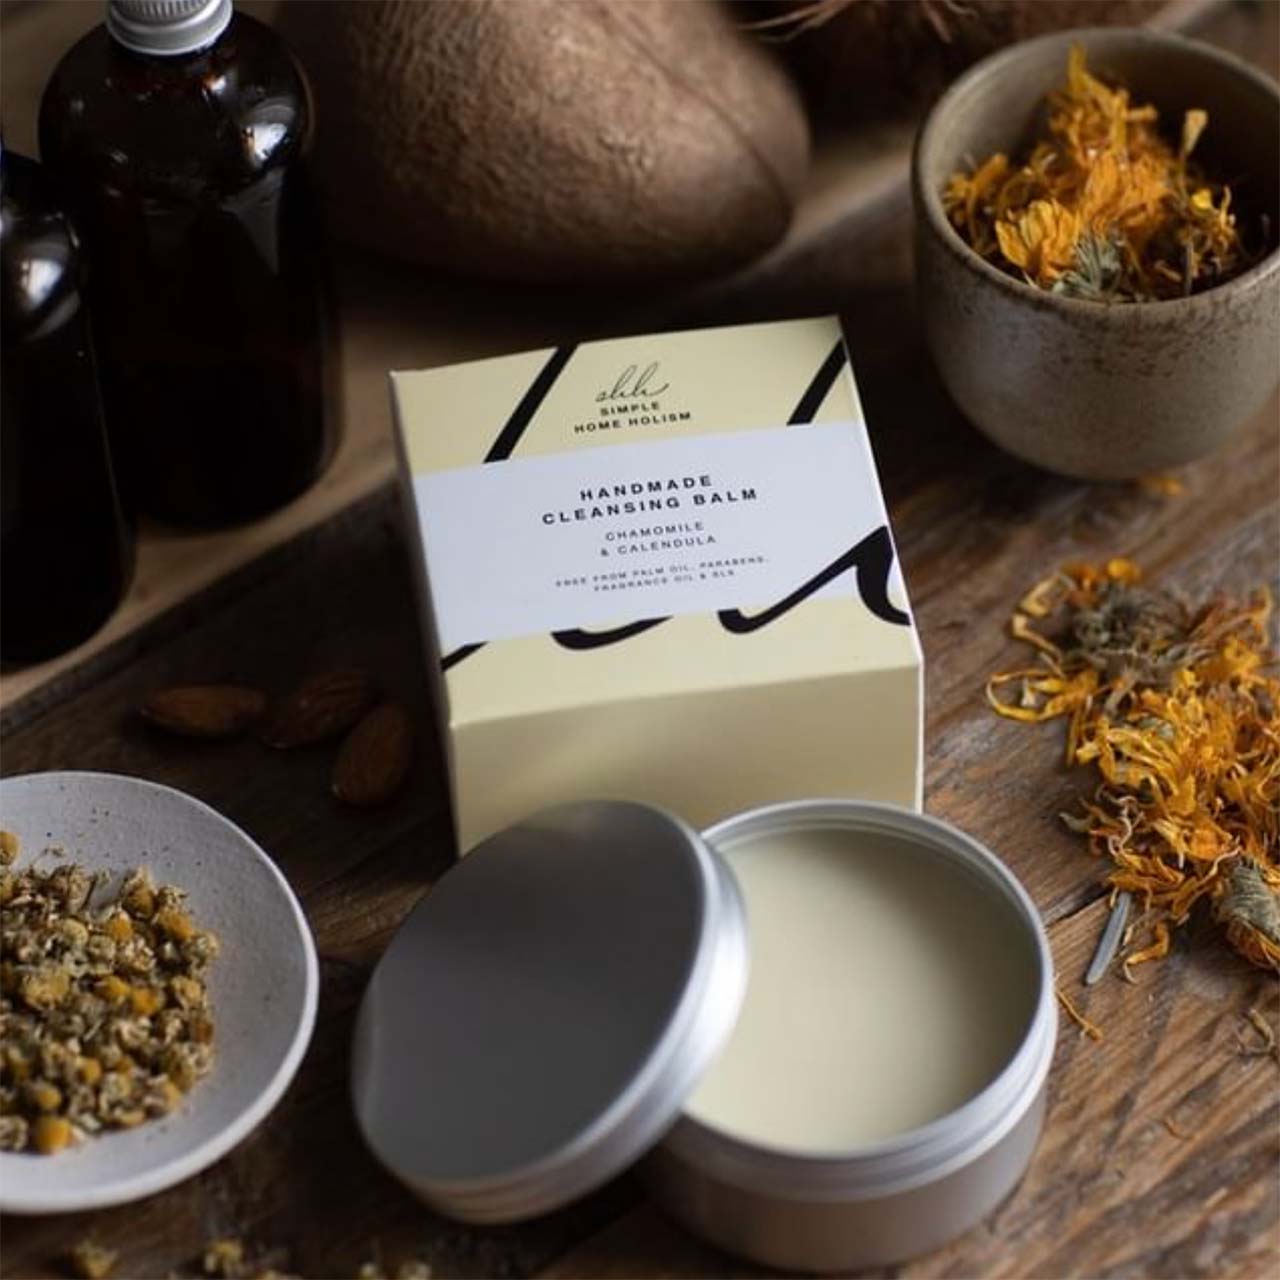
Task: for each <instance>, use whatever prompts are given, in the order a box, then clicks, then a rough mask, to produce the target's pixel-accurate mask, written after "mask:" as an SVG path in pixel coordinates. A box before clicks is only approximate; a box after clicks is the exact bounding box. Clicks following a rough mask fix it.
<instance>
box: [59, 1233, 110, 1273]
mask: <svg viewBox="0 0 1280 1280" xmlns="http://www.w3.org/2000/svg"><path fill="white" fill-rule="evenodd" d="M119 1256H120V1255H119V1254H118V1253H116V1251H115V1250H114V1249H104V1248H103V1247H102V1246H101V1245H100V1244H94V1242H93V1241H92V1240H81V1241H80V1243H79V1244H76V1245H72V1247H71V1249H70V1250H69V1251H68V1253H67V1263H68V1265H69V1266H70V1267H71V1270H72V1271H73V1272H74V1273H75V1274H76V1275H77V1276H80V1277H81V1280H103V1277H104V1276H109V1275H110V1274H111V1272H112V1269H113V1268H114V1267H115V1265H116V1260H117V1259H118V1258H119Z"/></svg>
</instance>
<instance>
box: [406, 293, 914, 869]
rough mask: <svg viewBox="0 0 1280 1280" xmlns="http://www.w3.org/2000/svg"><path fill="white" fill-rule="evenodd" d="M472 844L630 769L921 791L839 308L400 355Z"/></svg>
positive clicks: (888, 569) (910, 700)
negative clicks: (595, 338) (457, 357)
mask: <svg viewBox="0 0 1280 1280" xmlns="http://www.w3.org/2000/svg"><path fill="white" fill-rule="evenodd" d="M392 398H393V405H394V411H395V418H396V424H397V436H398V445H399V449H400V461H401V476H402V480H403V483H404V490H405V499H406V504H405V505H406V511H407V513H408V518H409V523H410V527H411V535H410V543H411V546H412V548H413V551H414V555H415V559H416V561H417V564H418V567H419V570H420V585H421V599H422V609H423V615H424V627H425V630H426V634H427V635H428V637H429V641H428V643H429V646H430V649H431V654H430V661H431V662H432V665H433V667H437V666H438V668H439V670H440V671H441V673H442V678H441V682H440V688H439V697H438V705H439V708H440V714H441V718H442V720H443V730H444V741H445V748H446V753H447V758H448V760H449V766H450V778H451V786H452V793H453V805H454V820H455V825H456V830H457V835H458V842H459V846H460V848H462V849H464V850H465V849H468V848H470V847H471V846H472V845H474V844H475V843H476V842H477V841H478V840H480V839H482V838H484V837H485V836H487V835H489V834H491V833H492V832H494V831H496V830H498V829H499V828H501V827H504V826H506V825H508V824H510V823H512V822H515V821H517V820H518V819H520V818H522V817H523V816H525V815H527V814H528V813H531V812H533V811H534V810H536V809H538V808H541V807H543V806H546V805H550V804H554V803H557V802H561V801H569V800H576V799H581V798H584V797H589V796H615V797H625V798H627V799H631V800H639V801H645V802H648V803H651V804H656V805H660V806H662V807H664V808H667V809H670V810H672V811H674V812H675V813H677V814H679V815H680V816H681V817H682V818H684V819H686V820H687V821H688V822H690V823H692V824H694V825H695V826H704V825H706V824H708V823H710V822H713V821H715V820H716V819H718V818H721V817H723V816H725V815H726V814H729V813H733V812H735V811H737V810H741V809H743V808H747V807H750V806H754V805H759V804H762V803H765V802H771V801H780V800H787V799H793V798H797V797H801V796H816V795H828V796H833V797H840V796H854V797H859V798H863V799H871V800H884V801H891V802H896V803H898V804H902V805H907V806H911V807H915V808H918V807H919V805H920V736H921V728H920V724H921V710H920V704H921V683H922V659H921V653H920V645H919V640H918V638H917V635H916V632H915V628H914V626H913V624H912V621H911V617H910V614H909V612H908V605H907V599H906V593H905V589H904V586H903V581H902V577H901V575H900V573H899V571H898V566H897V562H896V556H895V551H894V544H893V539H892V535H891V533H890V529H889V524H888V519H887V516H886V514H885V507H884V501H883V499H882V497H881V495H880V488H879V484H878V482H877V478H876V472H875V465H874V462H873V459H872V456H871V449H870V445H869V442H868V438H867V430H866V424H865V422H864V420H863V415H862V408H861V405H860V403H859V400H858V394H857V389H856V387H855V384H854V380H853V374H852V370H851V368H850V365H849V360H848V355H847V353H846V350H845V346H844V340H843V337H842V335H841V332H840V327H839V323H838V321H837V320H836V319H835V318H823V319H815V320H795V321H785V322H780V323H774V324H761V325H745V326H737V327H733V328H723V329H704V330H696V331H690V332H684V333H666V334H654V335H649V336H642V337H632V338H618V339H610V340H606V341H600V342H591V343H583V344H581V345H577V346H562V347H558V348H554V349H551V350H543V351H533V352H528V353H525V354H521V355H512V356H503V357H498V358H496V359H489V360H481V361H476V362H472V363H468V364H462V365H453V366H449V367H446V368H440V369H430V370H423V371H419V372H403V373H394V374H392Z"/></svg>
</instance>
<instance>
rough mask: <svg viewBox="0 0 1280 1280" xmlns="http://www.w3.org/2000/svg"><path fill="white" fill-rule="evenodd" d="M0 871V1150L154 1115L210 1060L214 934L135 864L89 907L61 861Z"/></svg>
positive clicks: (89, 886) (86, 891) (60, 1144)
mask: <svg viewBox="0 0 1280 1280" xmlns="http://www.w3.org/2000/svg"><path fill="white" fill-rule="evenodd" d="M0 876H2V877H3V878H2V880H0V884H2V885H3V890H2V892H0V1150H6V1151H34V1152H38V1153H40V1154H43V1155H52V1154H54V1153H56V1152H58V1151H61V1150H63V1149H64V1148H66V1147H68V1146H70V1145H72V1144H74V1143H76V1142H78V1141H80V1140H81V1139H83V1138H84V1137H86V1136H88V1135H91V1134H97V1133H101V1132H103V1131H104V1130H107V1129H113V1128H132V1127H134V1126H135V1125H139V1124H142V1123H143V1122H144V1121H146V1120H148V1119H150V1118H153V1117H157V1116H163V1115H167V1114H168V1113H169V1112H171V1111H172V1110H173V1109H174V1108H175V1107H176V1106H177V1105H178V1103H179V1102H180V1101H181V1099H182V1095H183V1094H184V1093H185V1092H187V1091H188V1090H189V1089H191V1088H192V1087H194V1085H195V1084H196V1083H197V1081H199V1080H200V1078H201V1077H202V1076H204V1075H206V1074H207V1073H208V1071H209V1070H210V1068H211V1065H212V1061H213V1049H212V1041H213V1019H212V1015H211V1012H210V1008H209V997H208V992H207V989H206V977H207V974H208V969H209V965H210V964H211V963H212V961H213V958H214V957H215V956H216V954H217V941H216V939H215V938H214V937H213V935H212V934H210V933H207V932H204V931H202V930H200V929H199V928H197V926H196V925H195V923H194V922H193V921H192V920H191V917H190V915H189V913H188V912H187V910H186V906H185V898H184V895H183V894H182V892H181V890H179V889H176V888H174V887H173V886H171V885H166V886H160V887H157V886H156V885H155V884H154V883H153V881H152V879H151V877H150V875H149V873H148V872H146V871H145V870H139V871H134V872H132V873H131V874H130V875H129V876H128V877H127V878H126V880H125V881H124V884H123V885H122V887H121V889H120V892H119V893H118V894H117V895H116V896H115V898H114V900H112V901H110V902H103V903H100V904H96V905H95V904H94V901H93V899H94V894H95V890H96V889H97V888H98V887H99V884H100V878H99V877H95V876H94V875H92V874H90V873H89V872H88V871H87V870H85V868H83V867H80V866H78V865H76V864H74V863H61V864H59V865H58V866H56V867H55V868H53V869H52V870H49V871H43V870H41V869H40V868H39V867H38V866H34V865H33V866H28V867H26V868H24V869H17V868H15V867H12V866H11V867H6V868H5V869H4V870H3V871H2V872H0Z"/></svg>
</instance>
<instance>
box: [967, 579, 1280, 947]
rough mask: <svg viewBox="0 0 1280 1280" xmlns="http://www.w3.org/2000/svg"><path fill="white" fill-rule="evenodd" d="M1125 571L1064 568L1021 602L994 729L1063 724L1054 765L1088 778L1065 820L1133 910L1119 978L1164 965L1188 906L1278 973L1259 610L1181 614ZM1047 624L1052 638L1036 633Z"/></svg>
mask: <svg viewBox="0 0 1280 1280" xmlns="http://www.w3.org/2000/svg"><path fill="white" fill-rule="evenodd" d="M1140 577H1141V575H1140V573H1139V571H1138V569H1137V566H1136V565H1134V564H1132V563H1131V562H1130V561H1127V560H1112V561H1110V562H1109V563H1108V564H1106V565H1103V566H1093V565H1068V566H1067V567H1066V568H1064V569H1063V570H1062V571H1061V572H1060V573H1058V574H1055V575H1054V576H1053V577H1051V578H1047V579H1045V580H1044V581H1043V582H1041V583H1038V584H1037V585H1036V586H1035V587H1033V588H1032V589H1031V591H1030V592H1028V593H1027V595H1026V596H1025V597H1024V598H1023V600H1022V602H1021V604H1020V605H1019V608H1018V610H1017V612H1015V613H1014V615H1013V619H1012V624H1011V629H1012V631H1013V634H1014V635H1015V636H1016V637H1017V638H1018V639H1020V640H1023V641H1025V642H1026V643H1028V644H1030V645H1032V646H1033V647H1034V648H1035V649H1036V663H1035V665H1033V666H1028V667H1024V668H1020V669H1018V670H1015V671H1004V672H999V673H997V674H995V675H993V676H992V677H991V678H990V679H989V680H988V682H987V698H988V701H989V702H990V703H991V706H992V707H993V708H994V710H996V711H997V712H998V713H999V714H1000V715H1002V716H1005V717H1007V718H1009V719H1013V720H1022V721H1026V722H1031V723H1035V722H1039V721H1044V720H1054V719H1059V718H1061V719H1065V720H1066V722H1067V734H1066V761H1067V763H1068V764H1083V765H1091V766H1092V767H1093V768H1094V769H1095V770H1096V771H1097V774H1098V776H1099V782H1098V786H1097V788H1096V790H1095V791H1094V794H1093V796H1092V797H1091V798H1090V799H1089V800H1085V801H1082V803H1081V812H1080V813H1079V814H1068V815H1064V819H1065V820H1066V822H1067V825H1068V826H1070V827H1071V828H1072V829H1073V830H1077V831H1080V832H1082V833H1084V834H1085V835H1086V836H1087V837H1088V840H1089V845H1090V848H1091V850H1092V851H1093V852H1094V853H1095V854H1097V855H1099V856H1104V857H1106V858H1108V859H1109V860H1110V862H1111V869H1110V871H1109V872H1108V875H1107V878H1106V880H1107V884H1108V885H1109V886H1110V887H1111V889H1112V890H1113V891H1114V892H1115V893H1116V894H1117V895H1118V894H1129V895H1132V897H1133V898H1136V899H1138V900H1139V901H1140V902H1141V903H1142V904H1143V905H1144V906H1145V908H1146V911H1147V929H1146V932H1145V936H1144V938H1143V940H1142V941H1143V944H1144V945H1141V946H1139V947H1138V948H1137V949H1135V950H1131V951H1130V952H1128V954H1127V955H1126V956H1125V957H1124V963H1125V966H1126V971H1127V969H1128V968H1131V967H1132V966H1134V965H1137V964H1142V963H1143V962H1145V961H1148V960H1155V959H1158V958H1159V957H1161V956H1163V955H1165V954H1166V953H1167V952H1168V950H1169V946H1170V940H1171V931H1172V930H1173V929H1175V928H1176V927H1178V926H1179V925H1181V924H1183V923H1184V922H1185V921H1186V919H1187V917H1188V915H1189V914H1190V912H1191V909H1192V907H1194V906H1195V904H1196V903H1197V902H1200V901H1205V902H1208V903H1210V904H1212V909H1213V914H1214V917H1215V919H1216V920H1217V921H1218V922H1219V923H1220V924H1221V925H1222V927H1223V931H1224V933H1225V934H1226V938H1227V941H1228V942H1229V943H1230V944H1231V945H1232V946H1233V947H1234V948H1235V949H1236V950H1237V951H1238V952H1240V954H1241V955H1243V956H1245V957H1246V958H1247V959H1248V960H1250V961H1252V962H1253V963H1254V964H1256V965H1259V966H1261V967H1263V968H1269V969H1276V970H1280V677H1277V675H1276V674H1275V672H1276V659H1275V655H1274V653H1273V652H1272V650H1271V649H1270V648H1269V645H1268V633H1267V623H1268V619H1269V615H1270V608H1271V601H1270V597H1269V596H1268V594H1267V592H1266V591H1265V589H1264V590H1260V591H1258V592H1257V593H1256V594H1255V595H1254V596H1253V597H1252V598H1251V599H1250V600H1247V601H1228V600H1210V601H1207V602H1206V603H1204V604H1203V605H1201V606H1199V607H1198V608H1193V607H1191V606H1190V605H1189V604H1188V603H1187V602H1186V601H1184V600H1182V599H1180V598H1179V597H1177V596H1175V595H1173V594H1171V593H1169V592H1162V591H1152V590H1148V589H1147V588H1146V587H1144V586H1142V585H1141V583H1140ZM1055 618H1056V619H1060V625H1059V629H1058V631H1057V632H1056V633H1055V634H1052V635H1050V634H1046V629H1045V624H1046V622H1048V621H1051V620H1053V619H1055Z"/></svg>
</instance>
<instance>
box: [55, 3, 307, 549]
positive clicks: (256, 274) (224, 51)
mask: <svg viewBox="0 0 1280 1280" xmlns="http://www.w3.org/2000/svg"><path fill="white" fill-rule="evenodd" d="M309 117H310V110H309V99H308V95H307V89H306V84H305V82H304V80H303V79H302V75H301V72H300V71H299V70H298V68H297V65H296V64H295V63H294V62H293V60H292V59H291V58H290V56H289V54H288V52H287V51H286V50H285V48H284V46H283V45H282V44H281V42H280V41H279V39H278V38H277V37H276V36H275V35H274V33H272V32H271V31H269V30H268V29H267V28H266V27H264V26H262V25H261V24H259V23H257V22H255V21H253V19H251V18H247V17H245V16H244V15H240V14H237V15H236V16H235V17H233V18H232V20H231V24H230V26H228V27H227V29H226V31H225V32H223V34H222V35H221V36H220V37H219V38H218V39H217V41H216V42H215V43H214V44H212V45H211V46H209V47H208V48H206V49H202V50H198V51H196V52H194V53H188V54H183V55H180V56H176V57H161V56H150V55H143V54H138V53H133V52H131V51H129V50H127V49H125V48H123V47H122V46H120V45H118V44H117V43H116V42H115V41H114V40H113V39H112V38H111V37H110V36H109V35H108V33H107V31H106V30H105V28H101V27H100V28H98V29H97V30H95V31H93V32H90V34H89V35H87V36H86V37H84V39H82V40H81V41H80V42H79V43H78V44H77V45H75V46H74V48H72V50H71V51H70V52H69V53H68V54H67V55H66V57H65V58H64V59H63V60H62V62H61V64H60V65H59V67H58V69H57V71H56V72H55V73H54V76H53V79H52V80H51V81H50V83H49V87H48V88H47V89H46V91H45V96H44V101H43V103H42V105H41V115H40V145H41V149H42V153H43V155H44V158H45V160H46V162H47V163H49V164H50V166H51V167H52V168H53V169H54V171H55V172H56V173H57V174H58V176H59V177H60V179H61V180H62V181H63V183H64V184H65V186H66V189H67V192H68V197H69V199H70V201H71V204H72V207H73V211H74V212H75V213H76V214H77V217H78V219H79V221H80V222H81V224H82V227H83V231H84V235H85V238H86V241H87V243H88V247H89V251H90V255H91V262H92V266H93V274H92V277H91V281H90V304H91V307H92V310H93V316H94V322H95V334H96V337H97V339H98V348H99V359H100V363H101V366H102V372H103V393H104V397H105V401H106V410H107V425H108V430H109V431H110V433H111V437H112V442H113V445H114V446H115V447H116V449H117V451H118V453H119V458H120V467H121V472H122V476H123V483H124V485H125V487H126V490H127V493H128V495H129V496H130V497H131V498H132V499H133V500H134V501H135V502H136V503H137V505H138V507H139V509H141V510H144V511H146V512H148V513H150V514H152V515H156V516H159V517H160V518H162V519H165V520H170V521H174V522H176V523H181V524H194V525H219V524H228V523H234V522H236V521H239V520H244V519H250V518H252V517H254V516H257V515H261V514H263V513H264V512H267V511H270V510H272V509H273V508H275V507H278V506H280V505H282V504H283V503H284V502H287V501H288V500H289V499H290V498H292V497H294V496H296V495H297V494H298V493H300V492H301V491H302V490H303V489H305V488H306V487H307V486H308V485H309V484H310V483H311V482H312V481H313V480H314V479H315V477H316V476H317V475H318V474H319V473H320V471H321V470H322V469H323V467H324V465H325V463H326V462H327V461H328V459H329V456H330V454H331V452H332V446H333V439H332V431H331V429H330V425H329V422H328V419H327V416H326V409H325V394H324V392H325V388H324V385H323V378H322V348H323V334H322V310H321V288H320V281H321V267H320V263H321V254H320V237H319V235H318V229H317V224H316V220H315V216H314V212H313V208H314V206H313V202H312V200H311V198H310V191H309V188H308V186H307V183H306V177H305V173H304V171H303V167H302V164H301V156H302V149H303V145H304V143H305V140H306V135H307V131H308V128H309Z"/></svg>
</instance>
